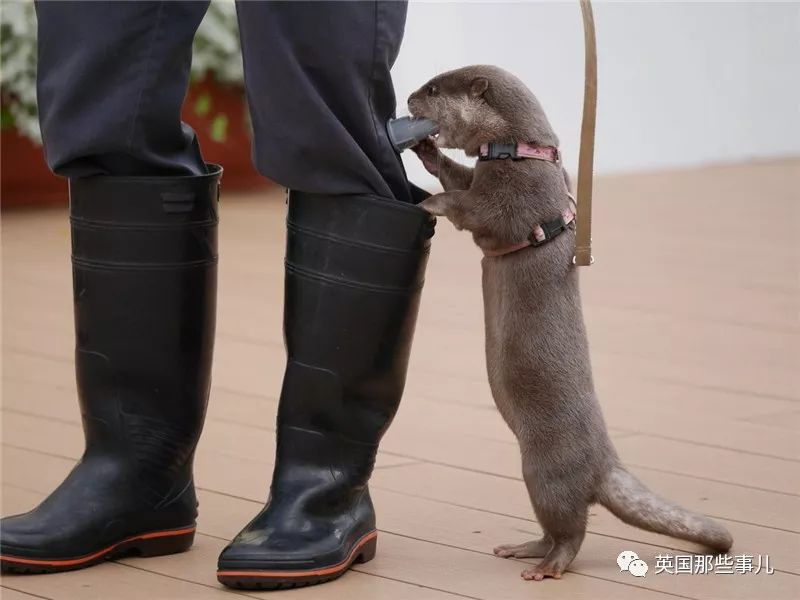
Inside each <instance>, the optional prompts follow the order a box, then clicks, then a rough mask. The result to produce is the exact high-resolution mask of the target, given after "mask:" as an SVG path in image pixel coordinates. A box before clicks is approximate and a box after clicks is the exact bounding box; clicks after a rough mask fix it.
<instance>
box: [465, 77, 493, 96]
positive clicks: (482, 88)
mask: <svg viewBox="0 0 800 600" xmlns="http://www.w3.org/2000/svg"><path fill="white" fill-rule="evenodd" d="M488 89H489V80H488V79H486V77H476V78H475V79H473V80H472V83H471V84H470V86H469V95H470V96H472V97H473V98H477V97H478V96H483V94H484V92H486V90H488Z"/></svg>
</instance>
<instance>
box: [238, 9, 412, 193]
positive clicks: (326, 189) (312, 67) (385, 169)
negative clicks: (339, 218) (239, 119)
mask: <svg viewBox="0 0 800 600" xmlns="http://www.w3.org/2000/svg"><path fill="white" fill-rule="evenodd" d="M406 8H407V7H406V4H405V2H249V1H240V2H239V3H238V5H237V9H238V13H239V27H240V31H241V37H242V49H243V52H244V68H245V77H246V83H247V95H248V99H249V104H250V112H251V115H252V119H253V127H254V129H255V150H254V159H255V162H256V166H257V167H258V169H259V171H260V172H261V173H262V174H264V175H265V176H267V177H269V178H270V179H272V180H274V181H277V182H278V183H280V184H281V185H284V186H286V187H289V188H292V189H296V190H300V191H304V192H317V193H325V194H358V193H372V194H377V195H379V196H384V197H388V198H392V197H394V198H397V199H398V200H402V201H408V200H409V199H410V198H409V190H408V183H407V181H406V176H405V172H404V170H403V167H402V163H401V161H400V159H399V157H398V156H397V154H396V153H395V152H394V150H393V149H392V147H391V145H390V144H389V140H388V138H387V135H386V129H385V123H386V120H387V119H388V118H389V117H391V116H392V115H393V114H394V110H395V97H394V90H393V87H392V80H391V76H390V74H389V69H390V68H391V66H392V64H393V63H394V61H395V58H396V57H397V54H398V52H399V50H400V42H401V40H402V38H403V29H404V26H405V19H406Z"/></svg>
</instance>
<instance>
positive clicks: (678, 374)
mask: <svg viewBox="0 0 800 600" xmlns="http://www.w3.org/2000/svg"><path fill="white" fill-rule="evenodd" d="M798 190H800V162H798V161H781V162H773V163H766V164H756V165H749V166H738V167H716V168H708V169H702V170H696V171H684V172H676V173H659V174H652V175H637V176H627V177H614V178H603V179H601V180H600V181H599V182H598V190H597V200H596V207H597V208H596V225H595V233H594V237H595V240H596V248H595V255H596V257H597V263H596V264H595V266H593V267H592V268H590V269H585V270H584V271H583V272H582V277H583V290H584V301H585V308H586V318H587V321H588V326H589V330H590V339H591V342H592V356H593V361H594V366H595V375H596V380H597V385H598V389H599V393H600V398H601V401H602V403H603V407H604V410H605V414H606V416H607V420H608V423H609V425H610V427H611V430H612V434H613V437H614V440H615V443H616V445H617V447H618V449H619V452H620V454H621V456H622V457H623V459H624V460H625V461H626V462H627V463H628V464H629V465H630V467H631V468H632V470H633V471H634V472H635V473H636V474H637V475H638V476H639V477H641V478H642V479H643V480H644V481H645V482H646V483H647V484H649V485H650V486H652V487H653V488H654V489H655V490H657V491H659V492H662V493H663V494H664V495H667V496H669V497H671V498H674V499H675V500H678V501H680V502H681V503H683V504H685V505H686V506H689V507H692V508H695V509H697V510H700V511H703V512H705V513H707V514H709V515H713V516H715V517H716V518H718V519H720V520H722V521H723V522H724V523H725V524H726V525H727V526H728V527H729V528H730V529H731V531H732V532H733V535H734V537H735V539H736V545H735V547H734V552H735V553H736V554H749V555H759V554H761V555H765V554H769V556H770V563H771V565H772V566H773V567H774V569H775V572H774V574H772V575H767V574H765V573H763V572H762V573H761V574H758V575H756V574H753V573H750V574H734V575H725V574H708V575H699V574H691V575H690V574H680V575H671V574H665V573H660V574H655V570H654V566H655V565H654V562H655V556H656V555H658V554H666V553H670V554H673V555H674V554H676V553H677V554H680V553H685V552H686V551H690V550H693V549H694V548H693V547H692V546H691V544H686V543H683V542H680V541H676V540H672V539H669V538H665V537H661V536H658V535H653V534H649V533H645V532H642V531H639V530H636V529H633V528H631V527H628V526H625V525H623V524H621V523H620V522H618V521H617V520H616V519H614V518H613V517H612V516H611V515H610V514H609V513H607V512H606V511H605V510H604V509H601V508H597V509H594V510H593V511H592V513H593V514H592V517H591V522H590V527H589V531H590V533H589V534H588V536H587V538H586V542H585V543H584V546H583V549H582V551H581V553H580V555H579V556H578V559H577V560H576V561H575V563H574V564H573V566H572V568H571V569H570V572H569V573H568V574H567V575H566V576H565V577H564V579H563V580H561V581H552V580H551V581H545V582H543V583H534V582H525V581H522V580H521V579H520V577H519V572H520V571H521V570H522V568H523V566H524V565H523V564H522V563H523V562H524V561H515V560H502V559H498V558H495V557H494V556H492V553H491V549H492V546H493V545H495V544H497V543H504V542H511V541H517V540H519V541H523V540H526V539H528V538H531V537H533V536H535V535H537V533H538V532H539V528H538V525H537V524H536V522H535V521H534V520H533V515H532V511H531V509H530V506H529V502H528V499H527V497H526V492H525V489H524V486H523V484H522V481H521V479H520V467H519V459H518V453H517V447H516V444H515V442H514V440H513V439H512V436H511V434H510V433H509V432H508V430H507V429H506V427H505V425H504V424H503V423H502V421H501V419H500V417H499V416H498V414H497V412H496V410H495V409H494V407H493V403H492V399H491V396H490V394H489V390H488V386H487V383H486V379H485V376H484V359H483V346H482V344H483V328H482V306H481V300H480V281H479V256H478V253H477V250H476V249H475V248H473V247H472V245H471V241H470V239H469V237H468V236H467V235H464V234H459V233H457V232H455V231H454V229H453V228H452V227H451V226H450V225H449V224H445V223H442V224H441V226H440V227H439V232H438V234H437V236H436V238H435V243H434V248H433V254H432V260H431V264H430V269H429V273H428V279H427V281H428V283H427V287H426V290H425V293H424V301H423V307H422V313H421V316H420V321H419V327H418V330H417V338H416V343H415V348H414V354H413V358H412V364H411V369H410V372H409V377H408V386H407V393H406V397H405V400H404V403H403V405H402V407H401V409H400V413H399V415H398V417H397V419H396V421H395V424H394V425H393V427H392V428H391V429H390V431H389V433H388V434H387V436H386V438H385V441H384V443H383V445H382V450H381V453H380V458H379V460H378V465H377V470H376V472H375V475H374V477H373V480H372V489H373V491H374V498H375V502H376V505H377V509H378V513H379V527H380V530H381V533H380V537H379V540H380V542H379V546H380V548H379V554H378V557H377V558H376V559H375V560H374V561H372V562H370V563H368V564H366V565H362V566H359V567H357V568H356V569H355V571H354V572H351V573H349V574H348V575H346V576H345V577H343V578H342V579H340V580H339V581H337V582H334V583H332V584H327V585H325V586H321V587H314V588H306V589H303V590H296V591H292V592H285V593H286V594H288V597H291V598H295V599H297V600H301V599H303V598H309V599H310V598H314V600H326V599H332V598H336V599H344V598H359V599H361V598H364V599H370V600H371V599H382V600H394V599H398V600H406V599H408V600H423V599H430V600H445V599H447V598H457V597H463V598H475V599H477V598H480V599H486V600H499V599H506V598H525V599H530V598H569V599H573V600H574V599H592V600H594V599H604V598H609V599H611V598H613V599H615V600H624V599H627V598H630V599H636V600H645V599H650V598H653V599H656V598H665V599H666V598H667V597H679V598H697V599H700V598H702V599H706V598H720V599H723V598H724V599H725V600H733V599H745V598H746V599H754V598H759V599H765V600H766V599H769V600H775V599H778V598H787V599H788V598H798V597H800V444H798V432H799V431H800V365H799V364H798V361H799V360H800V359H799V357H800V319H799V318H798V311H799V309H800V281H799V277H798V265H800V242H798V240H800V196H799V194H800V192H798ZM283 215H284V206H283V203H282V202H281V198H280V196H279V194H277V193H275V194H273V195H271V196H270V197H268V198H266V197H263V195H261V197H235V198H231V197H228V198H227V199H224V203H223V209H222V228H221V252H222V259H221V272H220V291H219V323H218V335H217V347H216V363H215V371H214V388H213V393H212V398H211V404H210V408H209V414H208V420H207V423H206V428H205V433H204V436H203V439H202V440H201V442H200V448H199V451H198V456H197V468H196V472H197V484H198V486H199V488H200V492H199V495H200V503H201V507H200V510H201V515H200V519H199V532H200V535H199V536H198V538H197V544H196V546H195V547H194V548H193V549H192V550H191V551H190V552H188V553H186V554H182V555H177V556H171V557H163V558H155V559H129V560H123V561H119V562H115V563H107V564H104V565H101V566H98V567H94V568H92V569H89V570H86V571H80V572H75V573H68V574H62V575H50V576H37V577H11V576H10V577H5V578H3V580H2V582H0V583H2V586H3V598H6V599H8V600H18V599H19V600H22V599H25V598H53V599H59V600H62V599H63V600H66V599H70V600H72V599H89V598H93V599H98V600H109V599H133V598H153V599H192V600H201V599H206V598H226V597H231V594H234V595H240V596H260V594H257V593H249V594H248V593H242V592H239V593H234V592H230V591H227V590H224V589H223V588H222V587H220V586H219V585H218V584H217V582H216V580H215V563H216V558H217V554H218V552H219V551H220V550H221V549H222V547H223V546H224V544H225V543H226V540H228V539H229V538H231V537H232V536H233V535H235V534H236V533H237V531H238V530H239V528H240V527H241V526H242V525H243V524H244V523H245V522H246V521H248V520H249V519H250V518H251V517H252V516H253V514H254V513H255V512H256V511H257V510H258V509H259V507H260V506H261V504H262V502H263V501H264V499H265V496H266V493H267V486H268V481H269V477H270V473H271V469H272V460H273V444H274V433H273V423H274V419H275V409H276V394H277V392H278V390H279V387H280V376H281V373H282V369H283V349H282V342H281V328H280V322H281V301H282V259H283V240H284V233H283ZM2 227H3V229H2V233H3V262H2V264H3V279H2V283H3V294H2V300H3V315H2V325H3V339H2V342H3V346H2V350H3V361H2V367H3V378H2V391H3V407H2V408H3V412H2V443H3V456H2V466H3V472H2V494H3V495H2V500H3V505H2V510H3V513H4V514H9V513H15V512H19V511H24V510H27V509H28V508H30V507H32V506H33V505H34V504H36V503H37V502H39V501H40V500H41V499H42V498H43V497H44V495H45V494H46V493H47V492H48V491H50V490H51V489H52V488H53V487H54V486H55V485H56V484H57V483H58V482H59V481H60V480H61V479H62V477H63V476H64V475H65V474H66V473H67V471H68V470H69V469H70V468H71V466H72V465H73V463H74V462H75V460H76V459H77V458H78V457H79V455H80V453H81V450H82V434H81V430H80V426H79V414H78V409H77V406H76V402H75V398H74V382H73V366H72V348H73V338H72V313H71V310H72V309H71V289H70V269H69V231H68V225H67V220H66V216H65V211H63V210H50V211H38V212H16V213H7V214H4V215H3V223H2ZM531 335H536V333H535V332H532V333H531ZM622 550H633V551H635V552H637V553H638V554H639V555H640V556H641V557H642V558H643V559H644V560H645V561H646V562H648V563H649V565H650V572H649V573H648V575H647V577H645V578H635V577H633V576H631V575H630V574H629V573H626V572H620V571H619V569H618V568H617V565H616V557H617V555H618V554H619V553H620V552H621V551H622Z"/></svg>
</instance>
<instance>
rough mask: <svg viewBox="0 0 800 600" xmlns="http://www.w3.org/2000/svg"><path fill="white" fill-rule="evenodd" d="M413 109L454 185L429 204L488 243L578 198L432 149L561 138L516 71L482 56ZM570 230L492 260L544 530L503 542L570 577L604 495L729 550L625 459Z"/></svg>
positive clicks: (499, 372) (493, 353)
mask: <svg viewBox="0 0 800 600" xmlns="http://www.w3.org/2000/svg"><path fill="white" fill-rule="evenodd" d="M408 106H409V110H410V111H411V113H412V114H413V115H414V116H420V117H427V118H429V119H433V120H434V121H436V122H437V123H438V124H439V127H440V134H439V137H438V139H437V140H436V142H434V140H433V139H428V140H426V141H425V142H423V143H422V144H420V145H418V146H417V147H416V148H415V151H416V152H417V155H418V156H419V157H420V159H421V160H422V161H423V164H424V165H425V167H426V168H427V169H428V171H430V172H431V173H433V174H434V175H436V176H437V177H438V178H439V180H440V181H441V183H442V185H443V187H444V190H445V192H444V193H441V194H436V195H434V196H432V197H430V198H429V199H427V200H426V201H425V202H423V204H422V206H423V207H424V208H426V209H427V210H428V211H429V212H431V213H433V214H435V215H440V216H445V217H447V218H448V219H449V220H450V221H452V222H453V224H454V225H455V226H456V227H457V228H459V229H466V230H468V231H470V232H471V233H472V235H473V239H474V241H475V243H476V244H477V245H478V246H480V247H481V248H482V249H484V250H488V251H491V250H498V249H501V248H505V247H508V246H511V245H513V244H516V243H518V242H520V241H523V240H525V239H527V238H528V237H529V236H530V234H531V230H532V228H533V226H534V225H535V224H538V223H542V222H544V221H550V220H552V219H554V218H556V217H557V216H558V215H559V214H561V211H562V210H564V209H566V208H568V207H569V204H568V202H569V200H568V196H567V193H568V191H569V190H568V182H567V180H566V177H565V173H564V172H563V170H562V168H561V167H560V165H557V164H554V163H550V162H546V161H541V160H519V161H512V160H493V161H482V162H478V163H477V165H476V167H475V168H474V169H470V168H468V167H465V166H463V165H460V164H458V163H456V162H455V161H453V160H451V159H450V158H448V157H446V156H444V155H443V154H442V152H441V151H440V150H439V148H438V147H437V146H440V147H451V148H460V149H462V150H464V151H465V152H466V154H467V155H468V156H477V154H478V151H479V148H480V146H481V144H484V143H489V142H502V143H515V142H529V143H532V144H534V145H537V146H558V138H557V137H556V135H555V133H554V132H553V130H552V128H551V127H550V123H549V122H548V120H547V117H546V116H545V113H544V111H543V110H542V107H541V105H540V104H539V102H538V100H537V99H536V97H535V96H534V95H533V94H532V93H531V92H530V90H529V89H528V88H527V87H526V86H525V85H524V84H523V83H522V82H521V81H520V80H519V79H518V78H516V77H515V76H513V75H511V74H510V73H508V72H506V71H504V70H502V69H500V68H498V67H493V66H486V65H477V66H471V67H465V68H462V69H458V70H455V71H450V72H447V73H444V74H442V75H439V76H438V77H434V78H433V79H431V80H430V81H429V82H428V83H426V84H425V85H424V86H422V87H421V88H420V89H419V90H417V91H416V92H414V93H413V94H412V95H411V96H410V97H409V99H408ZM574 241H575V239H574V231H573V230H567V231H566V232H565V233H563V234H561V235H559V236H558V237H557V238H556V239H555V240H553V241H552V242H550V243H548V244H545V245H544V246H541V247H537V248H532V247H529V248H526V249H524V250H520V251H517V252H513V253H510V254H505V255H503V256H497V257H485V258H484V259H483V262H482V267H483V295H484V311H485V326H486V362H487V369H488V373H489V382H490V385H491V389H492V395H493V396H494V400H495V403H496V404H497V408H498V409H499V411H500V413H501V414H502V415H503V417H504V419H505V420H506V422H507V423H508V425H509V427H510V428H511V429H512V431H513V432H514V434H515V435H516V437H517V439H518V440H519V445H520V451H521V453H522V471H523V478H524V480H525V484H526V486H527V488H528V492H529V495H530V498H531V503H532V504H533V509H534V512H535V513H536V517H537V519H538V521H539V523H540V525H541V527H542V529H543V532H544V535H543V537H542V539H540V540H535V541H531V542H527V543H523V544H509V545H503V546H498V547H497V548H495V550H494V551H495V554H497V555H498V556H502V557H511V556H513V557H518V558H521V557H543V558H542V561H541V562H540V563H539V564H537V565H535V566H533V567H531V568H528V569H525V570H524V571H523V572H522V576H523V577H524V578H526V579H534V580H541V579H543V578H544V577H556V578H558V577H561V574H562V573H563V572H564V570H565V569H566V568H567V567H568V566H569V564H570V563H571V562H572V560H573V559H574V557H575V555H576V554H577V552H578V550H579V548H580V546H581V543H582V542H583V538H584V535H585V533H586V524H587V514H588V509H589V506H590V505H591V504H593V503H600V504H602V505H603V506H605V507H606V508H608V509H609V510H610V511H611V512H612V513H614V514H615V515H616V516H617V517H619V518H620V519H622V520H623V521H625V522H626V523H629V524H631V525H635V526H637V527H641V528H643V529H647V530H649V531H655V532H657V533H664V534H667V535H671V536H674V537H677V538H682V539H686V540H691V541H694V542H698V543H700V544H703V545H705V546H707V547H709V548H711V549H713V550H715V551H720V552H725V551H727V550H728V549H729V548H730V547H731V545H732V543H733V540H732V538H731V535H730V534H729V533H728V531H727V530H726V529H725V528H724V527H723V526H722V525H720V524H719V523H717V522H716V521H713V520H712V519H709V518H708V517H705V516H703V515H700V514H696V513H693V512H691V511H688V510H686V509H684V508H682V507H680V506H678V505H676V504H674V503H672V502H670V501H668V500H665V499H663V498H660V497H659V496H656V495H655V494H654V493H653V492H651V491H650V490H649V489H647V488H646V487H645V486H644V485H643V484H642V483H641V482H640V481H639V480H638V479H636V477H634V476H633V475H632V474H631V473H630V472H628V471H627V470H626V469H625V467H624V466H623V465H622V464H621V462H620V460H619V458H618V456H617V453H616V451H615V449H614V446H613V444H612V443H611V440H610V439H609V437H608V433H607V431H606V426H605V423H604V421H603V416H602V412H601V410H600V405H599V403H598V401H597V397H596V395H595V390H594V385H593V382H592V371H591V365H590V362H589V350H588V342H587V338H586V330H585V327H584V322H583V314H582V310H581V299H580V291H579V287H578V272H577V269H576V268H575V267H573V266H572V263H571V259H572V252H573V246H574Z"/></svg>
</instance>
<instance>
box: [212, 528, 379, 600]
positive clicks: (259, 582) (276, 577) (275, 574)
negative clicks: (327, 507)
mask: <svg viewBox="0 0 800 600" xmlns="http://www.w3.org/2000/svg"><path fill="white" fill-rule="evenodd" d="M377 547H378V532H377V531H372V532H370V533H368V534H367V535H365V536H364V537H362V538H361V539H360V540H358V542H357V543H356V545H355V547H354V548H353V549H352V550H351V551H350V554H349V555H348V557H347V558H346V559H345V560H344V561H342V562H340V563H339V564H336V565H332V566H330V567H324V568H321V569H309V570H305V571H275V570H272V571H267V570H261V569H256V570H247V571H235V570H219V571H217V580H218V581H219V582H220V583H221V584H223V585H226V586H228V587H232V588H236V589H240V590H285V589H291V588H296V587H304V586H307V585H317V584H319V583H325V582H327V581H332V580H334V579H337V578H338V577H341V576H342V575H343V574H344V573H345V571H347V570H348V569H349V568H350V567H352V566H353V564H360V563H365V562H368V561H370V560H372V559H373V558H375V552H376V550H377Z"/></svg>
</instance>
